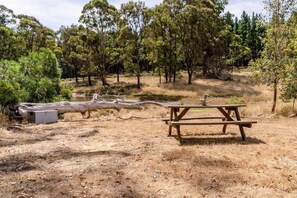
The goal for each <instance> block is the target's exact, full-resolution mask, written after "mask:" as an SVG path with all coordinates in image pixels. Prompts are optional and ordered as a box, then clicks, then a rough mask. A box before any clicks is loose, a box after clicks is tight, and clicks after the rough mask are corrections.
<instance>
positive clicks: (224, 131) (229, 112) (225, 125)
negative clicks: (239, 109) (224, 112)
mask: <svg viewBox="0 0 297 198" xmlns="http://www.w3.org/2000/svg"><path fill="white" fill-rule="evenodd" d="M230 114H231V110H230V109H229V110H228V115H230ZM227 120H228V119H227V118H224V119H223V121H227ZM227 126H228V125H227V124H224V126H223V131H222V132H223V134H225V133H226V130H227Z"/></svg>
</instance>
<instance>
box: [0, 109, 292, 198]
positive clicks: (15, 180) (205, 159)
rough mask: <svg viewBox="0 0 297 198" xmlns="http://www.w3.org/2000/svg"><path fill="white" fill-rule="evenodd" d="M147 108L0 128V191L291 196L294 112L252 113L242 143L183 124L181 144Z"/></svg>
mask: <svg viewBox="0 0 297 198" xmlns="http://www.w3.org/2000/svg"><path fill="white" fill-rule="evenodd" d="M153 112H154V110H153V111H150V113H148V115H145V116H143V117H146V119H140V118H134V119H128V120H124V119H117V117H116V116H113V115H109V116H97V117H96V116H92V117H91V118H89V119H82V118H81V116H80V115H78V114H67V115H66V117H65V119H64V120H60V121H59V122H58V123H56V124H50V125H23V126H20V127H19V128H20V129H19V130H18V129H16V128H15V129H10V130H7V129H6V128H2V129H0V176H1V177H0V197H23V198H25V197H38V198H42V197H292V198H293V197H297V142H296V140H297V125H296V123H297V119H296V118H270V119H268V118H265V119H264V118H262V119H259V118H258V119H257V121H258V123H257V124H255V125H253V127H252V128H251V129H246V134H247V137H248V138H247V141H246V142H242V141H241V138H240V133H239V130H238V127H236V126H234V127H233V126H230V127H229V126H228V129H227V132H228V133H227V134H226V135H222V134H221V127H220V126H211V127H208V126H196V127H195V126H194V127H192V126H191V127H182V129H181V130H182V134H183V138H184V145H182V146H181V145H179V142H178V141H177V140H176V138H175V137H168V136H167V135H168V126H166V125H165V124H164V123H163V122H162V121H160V120H161V117H162V116H165V115H166V112H165V113H164V112H163V113H162V112H159V113H158V114H157V113H156V114H154V113H153ZM208 113H209V112H206V113H205V114H208ZM193 114H195V112H193ZM126 115H127V114H126ZM140 115H143V113H141V114H140ZM200 115H201V114H200ZM174 132H175V131H174Z"/></svg>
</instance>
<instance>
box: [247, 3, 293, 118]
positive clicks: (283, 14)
mask: <svg viewBox="0 0 297 198" xmlns="http://www.w3.org/2000/svg"><path fill="white" fill-rule="evenodd" d="M295 6H296V0H267V1H265V8H266V10H267V12H268V14H269V15H268V16H269V23H268V26H267V35H266V37H265V40H264V44H265V46H264V50H263V51H262V53H261V57H260V58H259V59H257V60H256V61H255V62H254V63H252V66H253V67H254V69H255V71H256V76H257V77H259V79H260V80H261V81H262V82H263V83H266V84H268V85H269V86H271V87H272V88H273V104H272V109H271V112H272V113H274V112H275V109H276V104H277V99H278V88H279V84H280V83H281V82H282V81H283V80H284V79H285V78H286V76H287V74H288V70H287V66H288V64H292V63H290V61H292V59H291V58H290V57H289V55H288V50H287V48H288V46H289V43H290V41H289V38H290V32H291V30H290V28H289V26H288V18H289V16H290V14H291V11H292V10H294V9H295Z"/></svg>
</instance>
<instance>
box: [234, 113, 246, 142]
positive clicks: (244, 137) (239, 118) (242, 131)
mask: <svg viewBox="0 0 297 198" xmlns="http://www.w3.org/2000/svg"><path fill="white" fill-rule="evenodd" d="M234 111H235V115H236V119H237V120H239V121H240V120H241V117H240V114H239V111H238V108H236V109H234ZM238 126H239V130H240V133H241V138H242V141H245V140H246V136H245V132H244V129H243V126H242V125H238Z"/></svg>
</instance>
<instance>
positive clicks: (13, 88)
mask: <svg viewBox="0 0 297 198" xmlns="http://www.w3.org/2000/svg"><path fill="white" fill-rule="evenodd" d="M20 95H21V90H20V86H19V84H18V83H14V84H12V83H10V82H8V81H4V80H0V109H1V110H3V109H4V108H5V107H6V106H7V105H13V104H17V103H19V101H20V99H21V98H20Z"/></svg>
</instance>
